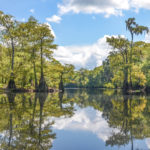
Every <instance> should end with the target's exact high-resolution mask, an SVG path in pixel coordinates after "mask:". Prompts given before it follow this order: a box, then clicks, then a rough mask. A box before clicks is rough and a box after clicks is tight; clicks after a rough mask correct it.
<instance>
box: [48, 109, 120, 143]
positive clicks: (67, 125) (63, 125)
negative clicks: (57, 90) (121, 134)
mask: <svg viewBox="0 0 150 150" xmlns="http://www.w3.org/2000/svg"><path fill="white" fill-rule="evenodd" d="M91 113H92V115H91ZM51 119H53V120H54V121H55V124H54V125H53V128H54V129H57V130H84V131H90V132H92V133H93V134H95V135H97V137H98V138H99V139H101V140H103V141H104V142H105V141H106V140H107V139H108V138H109V137H110V136H111V135H112V133H117V132H118V131H119V130H118V129H114V128H110V127H109V125H108V123H107V121H106V120H105V119H104V118H103V117H102V112H100V111H96V110H94V109H93V108H91V107H88V108H84V109H81V108H79V109H78V110H77V111H76V112H75V114H74V116H72V117H71V118H64V117H61V118H51Z"/></svg>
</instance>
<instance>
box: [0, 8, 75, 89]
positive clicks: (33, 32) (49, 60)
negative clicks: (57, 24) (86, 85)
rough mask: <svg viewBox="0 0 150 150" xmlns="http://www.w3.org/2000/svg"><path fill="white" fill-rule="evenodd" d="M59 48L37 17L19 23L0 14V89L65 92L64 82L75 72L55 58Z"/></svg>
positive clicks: (8, 16)
mask: <svg viewBox="0 0 150 150" xmlns="http://www.w3.org/2000/svg"><path fill="white" fill-rule="evenodd" d="M56 49H57V45H56V44H54V36H53V34H52V32H51V29H50V27H49V25H47V24H44V23H39V22H38V21H37V20H36V19H35V18H34V17H32V16H31V17H30V18H29V19H28V21H27V22H19V21H17V20H15V18H14V17H13V16H11V15H7V14H4V13H3V12H2V11H0V88H8V89H11V90H12V89H13V90H14V89H34V90H36V91H48V90H49V89H50V87H53V88H58V87H60V88H61V89H62V90H63V83H62V80H64V81H67V76H68V75H70V73H72V72H73V70H74V67H73V66H72V65H62V64H61V63H59V62H58V61H57V60H55V59H54V58H53V52H54V50H56Z"/></svg>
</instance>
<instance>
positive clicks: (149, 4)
mask: <svg viewBox="0 0 150 150" xmlns="http://www.w3.org/2000/svg"><path fill="white" fill-rule="evenodd" d="M130 5H131V7H134V8H136V9H139V8H145V9H150V0H131V3H130Z"/></svg>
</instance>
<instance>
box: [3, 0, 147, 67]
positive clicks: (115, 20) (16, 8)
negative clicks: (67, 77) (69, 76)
mask: <svg viewBox="0 0 150 150" xmlns="http://www.w3.org/2000/svg"><path fill="white" fill-rule="evenodd" d="M0 4H1V5H0V10H2V11H4V12H5V13H8V14H11V15H13V16H15V17H16V19H17V20H20V21H26V20H27V19H28V17H29V16H31V15H32V16H34V17H36V18H37V19H38V20H39V21H40V22H43V23H46V22H47V23H48V24H50V28H51V29H52V30H53V32H54V34H55V36H56V37H55V43H57V44H58V45H59V47H58V50H57V51H56V52H55V53H54V57H55V58H56V59H58V60H59V61H61V62H62V63H71V64H74V65H75V66H76V68H81V67H85V68H88V69H92V68H94V67H96V66H99V65H101V63H102V61H103V60H104V59H105V58H106V57H107V55H108V53H109V51H110V47H109V46H108V45H107V43H106V37H107V36H112V35H119V34H120V35H124V36H125V37H127V38H130V36H129V33H128V32H127V31H126V27H125V20H127V19H128V18H129V17H135V18H136V21H137V23H139V24H141V25H145V26H148V27H150V19H149V16H150V0H0ZM139 39H140V40H145V35H143V36H139V37H136V38H135V40H139ZM146 39H149V36H147V38H146Z"/></svg>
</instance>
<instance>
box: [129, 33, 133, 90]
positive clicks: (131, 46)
mask: <svg viewBox="0 0 150 150" xmlns="http://www.w3.org/2000/svg"><path fill="white" fill-rule="evenodd" d="M130 48H131V51H130V84H129V88H130V90H132V53H133V33H131V45H130Z"/></svg>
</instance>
